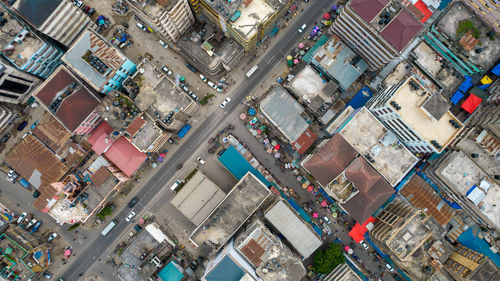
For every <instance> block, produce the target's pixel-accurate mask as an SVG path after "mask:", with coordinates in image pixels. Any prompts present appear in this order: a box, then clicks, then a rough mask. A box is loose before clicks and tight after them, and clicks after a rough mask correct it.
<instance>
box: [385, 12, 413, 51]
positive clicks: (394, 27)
mask: <svg viewBox="0 0 500 281" xmlns="http://www.w3.org/2000/svg"><path fill="white" fill-rule="evenodd" d="M421 29H422V24H421V23H420V21H419V20H417V19H416V18H415V17H414V16H413V15H412V14H410V13H409V12H408V11H406V10H402V11H401V12H400V13H399V14H398V15H397V16H396V17H395V18H394V19H393V20H392V21H391V22H390V23H389V24H388V25H387V26H386V27H385V28H384V29H383V30H382V32H380V35H382V37H384V39H385V40H387V42H389V43H390V44H391V45H392V46H393V47H394V48H396V50H398V51H400V52H401V51H403V49H404V48H405V47H406V45H408V43H410V41H411V40H412V39H413V38H414V37H415V36H417V34H418V33H419V32H420V30H421Z"/></svg>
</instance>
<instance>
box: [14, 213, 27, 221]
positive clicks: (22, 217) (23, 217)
mask: <svg viewBox="0 0 500 281" xmlns="http://www.w3.org/2000/svg"><path fill="white" fill-rule="evenodd" d="M27 215H28V213H26V212H24V213H22V214H21V215H20V216H19V218H17V224H21V223H23V221H24V219H25V218H26V216H27Z"/></svg>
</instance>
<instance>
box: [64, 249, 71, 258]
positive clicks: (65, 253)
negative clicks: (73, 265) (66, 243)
mask: <svg viewBox="0 0 500 281" xmlns="http://www.w3.org/2000/svg"><path fill="white" fill-rule="evenodd" d="M64 256H65V257H67V258H69V256H71V249H66V250H64Z"/></svg>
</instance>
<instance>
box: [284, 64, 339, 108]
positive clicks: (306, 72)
mask: <svg viewBox="0 0 500 281" xmlns="http://www.w3.org/2000/svg"><path fill="white" fill-rule="evenodd" d="M326 85H327V83H326V80H324V79H323V78H321V76H319V73H318V72H316V70H314V68H312V66H310V65H308V64H307V65H306V66H305V67H304V68H303V69H302V70H301V71H300V72H299V73H297V75H295V77H294V78H293V79H292V81H290V83H289V84H288V87H290V90H292V91H293V92H294V93H295V94H296V95H297V96H299V97H301V98H302V99H303V100H312V99H313V98H314V97H316V96H320V97H321V98H322V99H323V100H324V101H325V102H332V98H331V95H332V94H333V93H326V92H324V89H325V87H326Z"/></svg>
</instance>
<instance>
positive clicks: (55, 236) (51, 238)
mask: <svg viewBox="0 0 500 281" xmlns="http://www.w3.org/2000/svg"><path fill="white" fill-rule="evenodd" d="M56 238H57V233H55V232H52V234H51V235H50V236H49V238H47V242H50V241H52V240H54V239H56Z"/></svg>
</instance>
